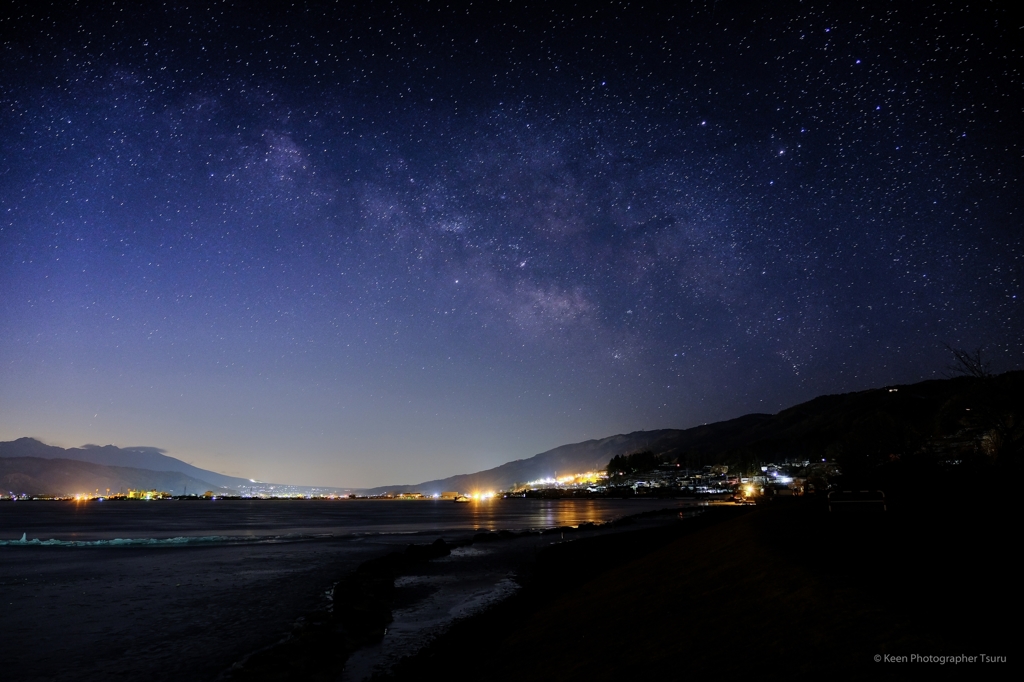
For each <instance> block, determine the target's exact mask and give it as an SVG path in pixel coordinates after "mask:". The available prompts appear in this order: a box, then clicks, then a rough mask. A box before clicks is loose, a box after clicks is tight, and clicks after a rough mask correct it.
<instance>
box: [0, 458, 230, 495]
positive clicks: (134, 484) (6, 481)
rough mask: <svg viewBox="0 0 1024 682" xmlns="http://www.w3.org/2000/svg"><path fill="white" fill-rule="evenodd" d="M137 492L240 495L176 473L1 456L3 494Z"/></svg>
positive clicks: (0, 484)
mask: <svg viewBox="0 0 1024 682" xmlns="http://www.w3.org/2000/svg"><path fill="white" fill-rule="evenodd" d="M129 489H134V490H154V489H155V490H159V491H163V492H169V493H173V494H175V495H181V494H183V493H184V492H185V491H186V489H187V490H188V491H189V492H190V493H198V494H202V493H204V492H206V491H207V490H213V491H214V492H216V493H218V494H220V495H237V494H238V493H237V491H235V490H230V489H227V488H221V487H218V486H215V485H212V484H210V483H208V482H206V481H202V480H200V479H197V478H193V477H191V476H187V475H185V474H183V473H181V472H177V471H149V470H147V469H136V468H134V467H120V466H105V465H103V464H93V463H92V462H82V461H79V460H73V459H48V458H43V457H0V491H2V492H3V493H4V494H8V493H13V494H14V495H21V494H26V495H29V496H32V495H57V496H65V495H77V494H79V493H84V494H89V493H92V494H95V493H97V492H98V493H99V494H101V495H106V494H107V491H108V490H109V491H110V493H111V494H113V493H119V492H127V491H128V490H129Z"/></svg>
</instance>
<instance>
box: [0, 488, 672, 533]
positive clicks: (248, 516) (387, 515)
mask: <svg viewBox="0 0 1024 682" xmlns="http://www.w3.org/2000/svg"><path fill="white" fill-rule="evenodd" d="M679 504H680V503H679V502H677V501H675V500H618V499H576V500H572V499H570V500H527V499H519V498H517V499H508V500H505V499H492V500H485V501H474V502H470V503H468V504H456V503H452V502H450V501H440V500H409V501H400V500H334V501H320V500H216V501H209V500H207V501H195V502H192V501H180V500H161V501H151V502H136V501H120V502H115V501H107V502H89V503H74V502H16V503H15V502H7V503H0V540H18V539H20V538H21V537H22V534H23V533H24V534H27V536H28V538H29V539H30V540H31V539H41V540H49V539H51V538H52V539H58V540H73V541H95V540H110V539H113V538H133V539H137V538H154V539H158V538H172V537H205V536H211V535H222V536H233V537H240V536H249V537H253V538H294V539H301V538H303V537H317V536H320V537H322V536H324V535H332V536H350V535H365V534H392V533H431V532H458V531H469V530H524V529H539V528H553V527H557V526H578V525H579V524H581V523H586V522H591V523H602V522H605V521H610V520H612V519H615V518H619V517H621V516H627V515H629V514H636V513H639V512H643V511H647V510H651V509H663V508H666V507H675V506H678V505H679Z"/></svg>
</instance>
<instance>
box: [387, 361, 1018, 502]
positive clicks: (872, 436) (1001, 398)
mask: <svg viewBox="0 0 1024 682" xmlns="http://www.w3.org/2000/svg"><path fill="white" fill-rule="evenodd" d="M1022 444H1024V372H1019V371H1018V372H1007V373H1006V374H1001V375H999V376H995V377H986V378H976V377H958V378H955V379H945V380H934V381H923V382H921V383H917V384H911V385H905V386H886V387H884V388H877V389H870V390H867V391H858V392H855V393H845V394H840V395H826V396H820V397H818V398H815V399H813V400H810V401H808V402H806V403H801V404H799V405H795V406H793V407H790V408H788V409H785V410H783V411H781V412H779V413H777V414H774V415H768V414H749V415H746V416H743V417H739V418H737V419H732V420H729V421H724V422H717V423H714V424H707V425H703V426H697V427H694V428H691V429H685V430H676V429H663V430H659V431H636V432H634V433H629V434H621V435H617V436H611V437H608V438H603V439H600V440H590V441H585V442H583V443H574V444H571V445H563V446H560V447H557V448H554V449H553V450H549V451H547V452H543V453H541V454H539V455H535V456H534V457H531V458H529V459H522V460H516V461H514V462H509V463H507V464H503V465H501V466H499V467H495V468H494V469H488V470H486V471H481V472H478V473H474V474H463V475H459V476H451V477H449V478H444V479H438V480H434V481H427V482H424V483H420V484H417V485H395V486H384V487H380V488H374V489H373V490H371V491H370V492H372V493H379V492H384V491H394V492H402V491H410V490H417V491H420V492H424V493H432V492H438V491H442V490H458V491H467V492H468V491H474V490H501V489H506V488H508V487H510V486H512V485H513V484H514V483H517V482H526V481H531V480H538V479H541V478H547V477H551V476H556V475H565V474H574V473H579V472H584V471H592V470H595V469H601V468H604V467H605V466H606V465H607V464H608V462H609V461H610V460H611V458H612V457H614V456H615V455H621V454H626V453H629V452H635V451H637V450H641V449H642V450H650V451H651V452H653V453H654V454H656V455H659V456H661V457H662V458H663V459H664V460H666V461H674V462H678V463H680V464H684V465H687V466H690V467H701V466H704V465H708V464H728V465H730V467H732V470H734V471H735V470H740V471H751V472H753V471H756V470H758V467H759V466H760V465H761V464H763V463H768V462H776V463H780V462H782V461H784V460H790V461H795V460H805V459H806V460H812V461H814V460H819V461H820V460H822V459H827V460H828V461H830V462H835V463H837V464H838V465H839V466H840V468H841V469H842V470H843V471H844V472H845V474H846V476H847V477H848V478H851V479H855V480H876V481H877V480H879V479H881V480H883V481H886V482H888V483H890V484H897V483H899V482H900V481H903V482H906V481H907V479H908V478H910V477H922V476H923V477H925V478H928V477H931V478H934V477H935V476H936V475H939V474H941V473H942V472H947V473H948V472H949V471H951V470H952V469H953V468H956V469H957V471H960V472H967V471H969V470H970V471H974V470H979V471H980V470H986V471H989V470H993V467H994V468H997V469H999V470H1011V469H1012V470H1016V468H1018V467H1019V462H1020V459H1021V449H1022ZM979 467H980V469H979Z"/></svg>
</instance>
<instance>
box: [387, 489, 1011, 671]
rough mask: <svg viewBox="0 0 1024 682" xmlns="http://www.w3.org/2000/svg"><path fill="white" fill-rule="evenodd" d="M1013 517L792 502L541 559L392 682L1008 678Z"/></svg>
mask: <svg viewBox="0 0 1024 682" xmlns="http://www.w3.org/2000/svg"><path fill="white" fill-rule="evenodd" d="M1008 507H1009V505H1002V504H987V503H981V504H978V503H973V504H966V503H957V502H955V501H949V500H945V501H943V502H942V504H941V505H940V504H939V503H938V501H937V502H936V504H934V506H929V505H928V504H927V503H921V504H917V505H914V506H911V507H908V508H903V509H897V510H890V511H889V512H888V513H879V514H874V515H866V514H850V515H839V514H830V513H828V511H827V508H826V507H824V506H823V505H822V504H821V503H820V502H815V501H813V500H809V499H796V500H786V501H779V502H776V503H773V504H771V505H764V506H762V507H758V508H756V509H753V508H736V509H727V508H719V509H714V508H713V509H711V510H709V512H708V513H707V514H705V515H703V516H701V517H699V518H696V519H691V520H683V521H681V522H680V523H678V524H676V525H674V526H670V527H666V528H661V529H649V530H645V531H641V532H640V533H638V534H627V535H613V536H607V537H598V538H593V539H583V540H580V541H578V542H572V543H565V544H561V545H556V546H552V547H550V548H549V549H548V550H546V551H544V552H542V553H541V554H540V555H539V556H538V558H537V560H536V562H535V563H534V565H533V569H532V570H531V571H530V572H528V573H526V574H525V575H524V576H523V582H524V583H525V587H524V589H522V590H521V591H520V592H519V593H517V594H516V595H515V596H514V597H512V598H511V599H509V600H507V601H505V602H503V603H502V604H501V605H499V606H497V607H495V608H492V609H491V610H489V611H487V612H486V613H484V614H481V615H478V616H476V617H473V618H470V619H466V620H463V621H460V622H459V623H457V624H455V625H454V626H453V627H452V628H451V629H450V630H449V632H448V633H447V634H446V635H445V636H443V637H441V638H439V639H438V640H436V641H435V642H434V643H433V644H432V645H431V646H429V647H428V648H426V649H425V650H423V651H422V652H421V653H420V654H419V655H418V656H416V657H414V658H411V659H406V660H405V661H404V662H403V663H401V664H399V665H398V666H397V667H396V668H394V670H393V671H392V673H391V675H392V676H391V678H390V679H395V680H414V679H437V678H440V677H444V676H449V675H452V674H456V673H457V674H458V675H471V676H473V677H477V678H480V679H488V680H513V679H515V680H521V679H524V676H526V677H527V678H529V679H531V680H587V681H594V680H623V679H684V678H686V679H699V677H696V676H701V675H710V676H717V677H720V678H721V677H723V676H724V677H725V678H734V677H737V676H739V675H743V676H744V677H746V676H750V677H753V678H769V679H776V678H795V679H806V678H809V677H812V676H813V677H820V679H830V680H834V679H933V678H936V677H946V676H953V677H957V678H964V679H992V678H1002V677H1009V676H1010V675H1016V673H1017V672H1018V668H1019V661H1018V659H1019V656H1018V652H1019V647H1018V646H1017V644H1016V642H1017V635H1016V632H1017V625H1015V623H1016V621H1017V618H1018V614H1017V611H1016V606H1015V605H1016V604H1018V603H1019V601H1020V600H1019V596H1020V588H1019V584H1018V575H1019V570H1018V565H1019V564H1018V563H1016V560H1015V559H1013V557H1016V554H1017V553H1016V548H1015V545H1016V544H1017V542H1016V540H1015V538H1016V536H1017V532H1016V530H1015V524H1013V523H1012V517H1010V516H1009V513H1010V509H1009V508H1008ZM915 654H916V655H920V656H929V655H930V656H951V655H968V656H980V655H989V656H1003V657H1006V659H1007V662H1006V663H996V662H989V663H985V662H982V661H981V660H980V659H979V660H977V661H976V662H973V663H960V664H956V665H955V664H952V663H946V664H939V663H923V662H913V661H912V660H909V657H911V656H912V655H915ZM886 656H888V657H889V662H886ZM901 656H905V657H908V660H906V661H905V662H897V661H898V659H896V660H894V658H893V657H901ZM877 658H881V659H882V660H881V661H879V662H876V660H877Z"/></svg>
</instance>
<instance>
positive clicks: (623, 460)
mask: <svg viewBox="0 0 1024 682" xmlns="http://www.w3.org/2000/svg"><path fill="white" fill-rule="evenodd" d="M663 461H664V460H662V458H660V457H658V456H657V455H655V454H654V453H653V452H651V451H650V450H641V451H640V452H633V453H630V454H626V455H615V456H614V457H612V460H611V461H610V462H608V467H607V471H608V477H609V478H610V479H611V481H612V482H615V481H620V480H622V479H625V478H626V477H628V476H635V475H636V474H642V473H646V472H648V471H651V470H652V469H656V468H657V467H658V465H659V464H661V463H662V462H663Z"/></svg>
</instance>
